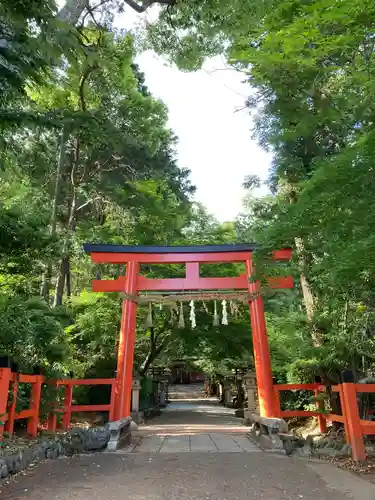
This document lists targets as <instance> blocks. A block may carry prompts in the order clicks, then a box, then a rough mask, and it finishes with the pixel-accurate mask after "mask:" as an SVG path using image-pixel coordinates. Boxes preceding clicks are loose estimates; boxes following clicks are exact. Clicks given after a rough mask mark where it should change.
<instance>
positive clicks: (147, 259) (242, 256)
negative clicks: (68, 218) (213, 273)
mask: <svg viewBox="0 0 375 500" xmlns="http://www.w3.org/2000/svg"><path fill="white" fill-rule="evenodd" d="M249 255H251V252H214V253H165V254H160V253H159V254H157V253H155V254H147V253H105V252H92V253H91V259H92V261H93V262H95V263H96V264H100V263H108V264H126V263H127V262H131V261H133V262H138V263H139V264H184V263H185V262H205V263H209V262H215V263H224V262H245V260H246V259H248V258H249Z"/></svg>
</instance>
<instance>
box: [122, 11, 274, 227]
mask: <svg viewBox="0 0 375 500" xmlns="http://www.w3.org/2000/svg"><path fill="white" fill-rule="evenodd" d="M144 15H145V14H141V15H138V14H137V13H135V12H134V11H133V10H132V9H126V10H125V13H124V14H122V15H121V16H117V17H116V25H117V26H118V27H119V28H122V29H132V28H134V26H136V24H137V23H138V22H139V20H140V19H142V16H144ZM156 16H157V8H153V9H149V10H148V11H147V18H148V19H149V20H150V21H152V20H153V19H155V17H156ZM137 62H138V64H139V66H140V69H141V70H142V71H143V72H144V73H145V75H146V85H147V86H148V88H149V90H150V91H151V92H152V93H153V94H154V95H155V96H156V97H158V98H160V99H162V100H163V101H164V103H165V104H166V105H167V107H168V109H169V125H170V127H171V128H172V129H173V131H174V132H175V134H176V135H177V137H178V138H179V144H178V148H177V152H178V163H179V166H180V167H186V168H188V169H189V170H191V180H192V183H193V184H194V185H195V186H196V187H197V193H196V200H197V201H200V202H202V203H203V204H204V205H205V206H206V208H207V209H208V211H209V212H210V213H212V214H213V215H214V216H215V217H216V218H217V219H218V220H219V221H221V222H224V221H228V220H233V219H234V218H235V216H236V215H237V214H238V213H239V212H240V211H241V209H242V199H243V197H244V190H243V189H242V183H243V180H244V178H245V176H246V175H248V174H256V175H258V176H259V177H260V178H261V179H262V180H265V179H266V178H267V174H268V168H269V165H270V161H271V158H270V155H268V154H266V153H265V152H264V151H262V150H261V149H260V147H259V146H258V145H257V143H256V141H255V140H253V139H252V138H251V132H250V129H251V125H252V124H251V117H250V115H249V112H248V111H247V110H242V111H241V108H243V106H244V103H245V100H246V99H247V97H248V96H249V94H250V87H249V85H248V84H244V83H242V80H243V78H244V76H243V75H242V74H241V73H238V72H236V71H233V70H232V69H228V68H226V66H225V61H224V59H223V58H221V57H216V58H214V59H210V60H208V61H207V62H206V64H205V65H204V67H203V68H202V70H201V71H197V72H194V73H184V72H181V71H179V70H178V69H177V68H176V67H171V66H170V65H168V64H167V63H166V62H165V61H164V60H163V59H162V58H158V57H157V56H156V54H154V53H152V52H145V53H143V54H141V55H140V56H138V58H137ZM215 70H216V71H215ZM265 191H266V190H265V189H263V188H262V189H261V192H262V193H264V192H265Z"/></svg>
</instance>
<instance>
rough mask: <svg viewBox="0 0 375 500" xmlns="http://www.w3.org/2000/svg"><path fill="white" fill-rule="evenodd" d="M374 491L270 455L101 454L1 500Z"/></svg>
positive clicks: (278, 498)
mask: <svg viewBox="0 0 375 500" xmlns="http://www.w3.org/2000/svg"><path fill="white" fill-rule="evenodd" d="M374 498H375V486H374V485H372V484H370V483H368V482H366V481H363V480H361V479H359V478H358V477H355V476H353V475H352V474H350V473H349V472H346V471H342V470H339V469H337V468H336V467H335V466H333V465H331V464H322V463H317V462H311V461H304V460H302V459H290V458H287V457H285V456H278V455H275V454H272V453H263V452H259V453H244V454H241V453H180V454H147V453H140V454H120V453H119V454H117V453H116V454H100V455H94V456H77V457H74V458H72V459H60V460H57V461H51V462H46V463H44V464H42V465H41V466H39V467H38V468H36V469H35V470H32V471H28V472H26V473H25V474H24V475H19V476H17V477H15V478H13V479H12V480H11V481H10V483H9V484H8V485H6V486H5V487H4V489H3V491H2V492H1V499H2V500H21V499H22V500H23V499H25V500H26V499H28V500H73V499H74V500H121V499H131V500H187V499H189V500H196V499H203V500H243V499H250V500H260V499H264V500H300V499H304V500H349V499H351V500H353V499H354V500H373V499H374Z"/></svg>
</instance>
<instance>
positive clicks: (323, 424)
mask: <svg viewBox="0 0 375 500" xmlns="http://www.w3.org/2000/svg"><path fill="white" fill-rule="evenodd" d="M320 394H321V393H320V391H319V389H315V391H314V396H315V401H316V407H317V409H318V411H319V412H321V411H323V410H324V403H323V401H322V400H321V399H320V398H319V395H320ZM318 424H319V432H326V431H327V419H326V416H325V415H323V413H319V415H318Z"/></svg>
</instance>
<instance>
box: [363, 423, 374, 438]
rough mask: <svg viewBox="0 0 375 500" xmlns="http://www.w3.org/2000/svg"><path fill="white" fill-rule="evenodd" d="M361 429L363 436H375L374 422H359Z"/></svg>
mask: <svg viewBox="0 0 375 500" xmlns="http://www.w3.org/2000/svg"><path fill="white" fill-rule="evenodd" d="M361 428H362V432H363V434H365V435H367V436H373V435H374V434H375V422H372V421H371V420H361Z"/></svg>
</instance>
